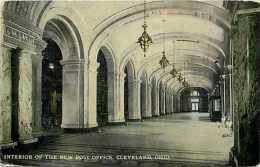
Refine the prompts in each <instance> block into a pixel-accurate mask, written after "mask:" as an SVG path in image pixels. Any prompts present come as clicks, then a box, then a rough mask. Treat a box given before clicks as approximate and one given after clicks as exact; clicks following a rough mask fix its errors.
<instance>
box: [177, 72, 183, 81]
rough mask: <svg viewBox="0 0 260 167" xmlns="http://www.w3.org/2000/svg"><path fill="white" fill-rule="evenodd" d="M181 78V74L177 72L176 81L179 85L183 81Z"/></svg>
mask: <svg viewBox="0 0 260 167" xmlns="http://www.w3.org/2000/svg"><path fill="white" fill-rule="evenodd" d="M183 79H184V78H183V76H182V73H181V72H178V73H177V80H178V81H179V82H180V83H181V82H182V81H183Z"/></svg>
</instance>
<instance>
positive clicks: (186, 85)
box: [182, 63, 189, 87]
mask: <svg viewBox="0 0 260 167" xmlns="http://www.w3.org/2000/svg"><path fill="white" fill-rule="evenodd" d="M182 85H183V86H184V87H189V83H188V82H187V81H186V78H185V63H184V66H183V81H182Z"/></svg>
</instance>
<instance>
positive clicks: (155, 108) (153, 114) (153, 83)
mask: <svg viewBox="0 0 260 167" xmlns="http://www.w3.org/2000/svg"><path fill="white" fill-rule="evenodd" d="M156 94H157V88H156V79H155V78H153V79H152V98H151V107H152V108H151V109H152V116H157V113H156V110H157V106H156V100H157V99H156V97H157V96H158V95H156Z"/></svg>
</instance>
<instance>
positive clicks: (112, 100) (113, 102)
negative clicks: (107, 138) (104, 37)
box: [96, 45, 116, 122]
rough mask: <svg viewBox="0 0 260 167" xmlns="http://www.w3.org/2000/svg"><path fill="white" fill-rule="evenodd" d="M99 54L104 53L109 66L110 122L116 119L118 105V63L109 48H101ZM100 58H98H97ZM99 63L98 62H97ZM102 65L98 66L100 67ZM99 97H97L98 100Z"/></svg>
mask: <svg viewBox="0 0 260 167" xmlns="http://www.w3.org/2000/svg"><path fill="white" fill-rule="evenodd" d="M99 52H102V53H103V55H104V58H105V61H106V65H107V86H108V90H107V91H108V92H107V112H108V120H107V121H108V122H110V121H112V120H113V119H114V115H115V112H116V111H115V105H116V92H115V84H116V83H115V82H116V81H115V71H116V62H115V58H114V55H113V51H112V50H111V49H110V48H108V47H107V46H105V45H103V46H101V47H100V49H99V51H98V54H99ZM97 58H98V57H97ZM96 61H97V60H96ZM99 66H100V64H98V67H99ZM98 98H99V97H97V99H98Z"/></svg>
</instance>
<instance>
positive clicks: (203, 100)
mask: <svg viewBox="0 0 260 167" xmlns="http://www.w3.org/2000/svg"><path fill="white" fill-rule="evenodd" d="M180 106H181V112H208V92H207V91H206V90H205V89H203V88H189V89H184V90H182V91H181V98H180Z"/></svg>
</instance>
